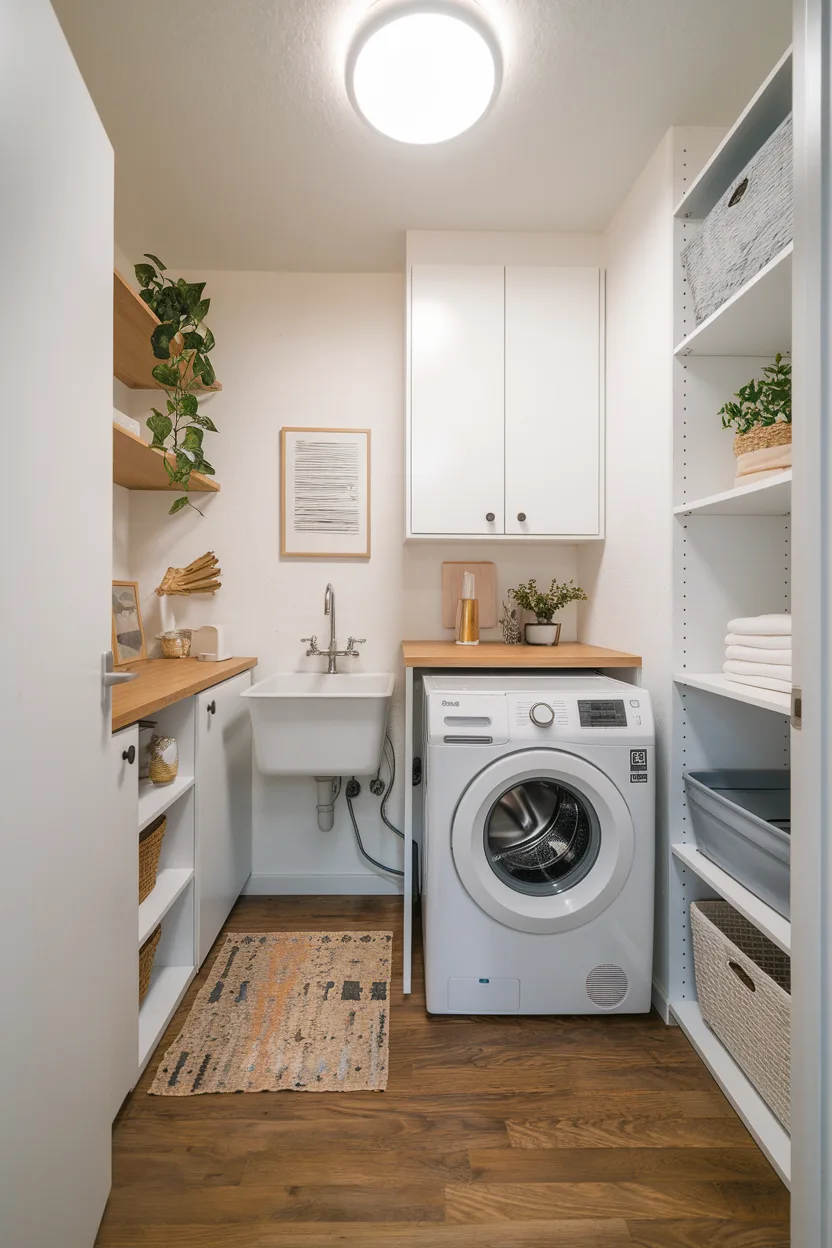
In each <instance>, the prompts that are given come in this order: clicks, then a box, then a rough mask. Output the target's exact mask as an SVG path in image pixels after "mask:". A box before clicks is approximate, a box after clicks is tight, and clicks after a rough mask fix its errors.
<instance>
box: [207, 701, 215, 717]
mask: <svg viewBox="0 0 832 1248" xmlns="http://www.w3.org/2000/svg"><path fill="white" fill-rule="evenodd" d="M216 713H217V704H216V702H209V703H208V714H209V715H216Z"/></svg>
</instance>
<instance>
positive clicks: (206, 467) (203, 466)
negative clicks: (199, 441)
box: [199, 459, 215, 477]
mask: <svg viewBox="0 0 832 1248" xmlns="http://www.w3.org/2000/svg"><path fill="white" fill-rule="evenodd" d="M199 471H200V472H203V473H204V474H205V476H206V477H213V476H214V475H215V469H214V465H213V464H209V463H208V460H207V459H203V460H202V461H201V462H200V465H199Z"/></svg>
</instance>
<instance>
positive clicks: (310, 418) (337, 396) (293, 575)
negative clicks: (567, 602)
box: [128, 240, 600, 893]
mask: <svg viewBox="0 0 832 1248" xmlns="http://www.w3.org/2000/svg"><path fill="white" fill-rule="evenodd" d="M149 245H150V244H149ZM599 246H600V244H599V241H598V240H596V241H595V262H598V249H599ZM563 247H564V252H563V254H564V255H566V254H570V248H569V240H566V241H565V242H564V244H563ZM576 262H580V263H586V262H587V261H586V260H585V259H581V260H580V261H576ZM185 276H191V277H194V276H196V275H188V274H186V275H185ZM199 276H200V278H205V279H206V280H207V282H208V286H207V289H206V294H208V295H210V296H211V299H212V307H211V313H210V315H209V317H208V321H209V324H210V325H211V328H212V329H213V331H214V333H215V335H216V338H217V344H218V345H217V347H216V350H215V353H214V359H215V363H216V367H217V373H218V376H219V377H220V379H221V381H222V383H223V387H224V389H223V391H222V393H220V394H216V395H214V396H211V397H209V398H208V399H207V400H206V410H208V411H210V414H211V416H212V418H213V419H214V421H215V423H216V424H217V426H218V428H219V429H220V433H219V435H217V436H210V435H209V437H208V438H207V442H208V443H209V444H210V449H208V446H206V450H207V451H208V454H209V458H210V459H211V461H212V463H214V465H215V467H216V470H217V479H218V481H220V483H221V485H222V492H221V493H220V494H218V495H205V494H203V495H198V496H196V495H195V496H194V501H195V502H197V504H198V505H199V506H200V507H203V509H204V512H205V518H204V519H201V518H200V517H199V516H198V515H196V514H195V513H194V512H191V511H188V510H186V511H185V512H184V513H181V514H179V515H177V516H173V517H168V516H167V514H166V512H167V507H168V506H169V503H170V498H169V497H165V496H163V495H158V494H155V493H154V494H151V493H147V494H143V493H138V492H136V493H132V494H131V495H130V550H129V559H128V566H129V568H130V575H131V578H132V579H137V580H138V581H139V585H140V590H141V596H142V606H143V610H144V614H145V631H146V633H147V635H148V638H149V639H150V638H152V635H153V634H154V633H156V632H157V631H158V630H159V627H160V619H159V611H158V604H159V600H158V598H157V597H156V595H155V594H154V593H153V590H154V588H155V586H156V585H158V584H159V581H160V580H161V577H162V575H163V574H164V572H165V569H166V568H167V567H168V566H169V565H173V566H179V565H183V564H186V563H188V562H189V561H190V560H191V559H193V558H195V557H197V556H199V555H201V554H203V553H204V552H205V551H206V550H209V549H211V550H214V551H215V552H216V554H217V556H218V558H219V561H220V564H221V566H222V569H223V573H222V581H223V588H222V590H221V591H220V592H219V593H218V595H217V597H216V599H213V600H212V599H201V598H195V599H190V600H188V599H173V600H172V602H173V606H174V610H175V611H176V613H177V621H178V622H181V623H182V624H183V625H193V624H199V623H200V622H205V623H208V622H219V623H224V624H225V625H226V626H227V628H228V630H229V633H228V635H229V641H230V646H231V649H232V650H233V652H234V653H235V654H238V655H244V654H251V655H256V656H257V657H258V658H259V660H260V668H259V673H258V674H259V675H260V676H265V675H268V674H269V673H270V672H273V671H277V670H298V669H302V668H305V667H307V666H312V665H315V666H318V665H319V664H320V660H317V661H315V660H308V659H306V657H305V647H303V646H301V644H300V638H301V637H306V636H309V634H310V633H311V632H317V634H318V637H319V640H320V639H321V638H322V637H324V636H327V639H328V635H327V634H326V629H327V627H328V621H326V620H325V619H324V615H323V594H324V588H325V586H326V583H327V581H332V583H333V585H334V587H335V591H336V595H337V615H338V635H339V640H340V641H341V642H342V643H343V642H344V641H345V640H346V637H347V636H348V634H349V633H354V634H356V635H357V636H359V637H366V638H367V645H366V646H365V647H363V648H362V651H363V653H362V658H361V659H360V660H359V661H358V662H357V663H356V664H355V667H354V668H351V669H350V670H366V671H373V670H375V671H378V670H387V671H391V670H392V671H394V672H395V673H396V675H397V688H396V700H395V704H394V711H393V716H392V732H393V738H394V742H395V746H396V753H397V756H398V757H399V759H401V756H402V746H403V731H402V704H401V703H402V676H403V672H402V668H401V661H400V643H401V641H402V640H403V639H404V638H429V637H443V636H450V634H448V633H445V631H444V630H443V629H442V626H441V588H440V574H441V563H442V561H443V560H446V559H465V558H471V559H483V558H486V559H487V558H489V557H490V558H493V559H494V561H495V562H496V564H497V567H498V571H499V589H500V592H501V593H502V594H503V595H504V594H505V591H506V590H507V588H508V586H509V585H511V584H516V583H517V582H518V580H520V579H526V578H528V577H529V576H537V577H538V578H539V579H544V578H545V577H547V576H549V577H551V576H552V575H557V576H558V577H559V578H560V579H563V578H569V577H571V576H574V575H576V573H577V555H576V551H575V548H574V547H573V546H560V545H552V546H548V545H540V544H536V545H535V546H534V547H523V546H522V545H518V546H504V545H500V546H499V547H494V548H493V549H490V548H489V547H488V546H486V545H483V544H482V543H469V544H468V545H465V544H461V543H460V544H457V543H453V544H451V543H435V544H434V543H428V544H425V543H419V544H408V545H405V544H404V542H403V514H404V501H403V500H404V451H403V440H404V277H403V275H397V274H363V275H362V274H336V275H328V274H288V273H287V274H279V273H202V274H200V275H199ZM147 399H148V396H147V394H146V393H143V392H142V393H138V392H134V393H133V395H132V396H131V400H130V401H131V407H132V410H131V414H132V415H134V416H139V415H140V414H141V413H140V406H141V405H144V404H146V403H147ZM142 419H143V417H142ZM304 424H309V425H323V426H328V425H334V426H338V425H340V426H346V427H352V426H357V427H362V428H364V427H369V428H370V429H371V430H372V550H373V554H372V558H371V559H370V560H369V561H356V560H289V559H283V560H281V559H280V556H279V454H278V450H279V432H280V428H281V426H283V425H304ZM174 497H175V496H174ZM563 624H564V631H563V635H564V640H567V639H574V638H575V637H576V635H577V627H576V626H577V615H576V611H575V609H574V608H572V609H570V610H568V611H567V612H565V613H564V617H563ZM484 635H485V634H484ZM493 636H494V637H495V638H498V637H499V634H498V633H496V632H495V633H494V634H493ZM400 779H401V773H400ZM402 791H403V790H402V785H401V783H400V782H397V785H396V792H395V796H394V799H393V800H392V801H391V804H390V808H389V810H390V813H391V815H392V816H393V818H394V819H396V820H400V819H401V814H402V804H403V798H402ZM356 805H357V810H358V813H359V815H360V818H361V822H362V827H364V825H366V829H367V836H366V838H365V843H366V844H367V848H368V849H369V850H370V852H371V853H373V854H375V856H381V857H382V858H383V859H384V860H385V861H387V862H391V863H392V862H395V861H398V858H399V842H398V841H397V840H396V838H395V837H393V836H392V834H390V833H388V832H387V831H382V827H381V824H380V820H379V816H378V801H377V799H375V798H374V797H372V796H371V795H370V794H369V793H368V792H367V791H366V789H365V791H364V792H363V793H362V795H361V797H359V799H358V801H357V804H356ZM254 819H255V837H254V873H255V874H256V875H259V876H261V877H263V876H266V877H272V878H268V879H266V880H264V881H261V886H262V887H263V888H264V889H265V890H266V891H284V892H302V891H319V892H335V891H339V890H344V891H353V892H357V893H362V892H368V891H370V890H371V889H373V888H381V889H386V888H388V887H391V885H390V884H389V883H388V882H387V880H386V879H383V878H382V879H381V880H380V877H379V876H378V873H377V872H375V871H374V869H373V868H371V867H369V866H366V865H365V864H364V862H363V860H362V859H361V858H360V857H359V855H358V852H357V850H356V848H355V845H354V840H353V835H352V829H351V827H350V825H349V820H348V815H347V812H346V808H345V805H344V801H343V798H342V799H341V800H340V801H339V804H338V808H337V812H336V826H335V829H334V830H333V831H332V832H330V833H322V832H320V831H319V830H318V828H317V822H316V814H315V804H314V800H313V785H312V781H311V780H304V779H297V780H294V779H291V780H285V781H284V780H275V779H271V780H270V779H267V778H265V777H261V776H260V775H259V774H258V775H255V785H254Z"/></svg>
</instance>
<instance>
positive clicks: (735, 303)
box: [673, 243, 794, 358]
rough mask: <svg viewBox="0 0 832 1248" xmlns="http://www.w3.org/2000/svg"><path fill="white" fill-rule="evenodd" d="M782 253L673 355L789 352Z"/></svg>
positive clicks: (787, 283) (787, 272) (786, 262)
mask: <svg viewBox="0 0 832 1248" xmlns="http://www.w3.org/2000/svg"><path fill="white" fill-rule="evenodd" d="M793 249H794V244H793V243H787V244H786V246H785V247H784V248H783V250H782V251H780V252H778V254H777V255H776V256H775V257H774V259H773V260H769V262H768V264H767V265H765V266H764V267H763V268H762V269H760V271H759V273H755V274H754V276H753V277H752V278H749V280H748V281H747V282H746V283H745V285H744V286H741V287H740V289H739V290H738V291H737V292H736V293H735V294H733V295H732V296H731V298H730V299H727V300H726V301H725V303H723V304H722V306H721V307H719V308H717V310H716V312H712V313H711V315H710V316H709V317H707V319H706V320H704V321H703V322H702V324H701V325H697V327H696V329H694V330H691V332H690V333H689V334H688V335H687V337H685V338H683V339H682V341H681V342H680V343H679V345H678V346H677V347H676V350H675V351H674V352H673V354H674V355H675V356H676V357H677V358H683V357H685V356H691V355H749V356H765V357H769V356H774V355H776V354H777V352H778V351H779V352H780V353H781V354H783V355H787V354H788V353H789V352H790V351H791V349H792V251H793Z"/></svg>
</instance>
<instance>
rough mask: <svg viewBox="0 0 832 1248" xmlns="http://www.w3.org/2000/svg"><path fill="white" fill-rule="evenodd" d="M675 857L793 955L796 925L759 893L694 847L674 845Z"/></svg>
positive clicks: (765, 934)
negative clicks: (753, 891)
mask: <svg viewBox="0 0 832 1248" xmlns="http://www.w3.org/2000/svg"><path fill="white" fill-rule="evenodd" d="M672 849H673V854H674V856H675V857H676V858H678V860H679V862H681V863H683V864H684V865H685V866H686V867H690V869H691V871H693V873H694V874H695V875H698V876H699V879H700V880H702V881H703V882H704V883H705V884H707V885H709V887H710V888H712V889H713V890H714V892H715V893H718V894H719V896H720V897H722V898H723V900H724V901H728V902H730V904H731V905H732V906H733V907H734V909H735V910H738V911H739V913H740V914H741V915H743V917H744V918H746V919H748V921H749V923H753V924H754V926H755V927H756V928H757V930H758V931H760V932H762V933H763V935H764V936H768V938H769V940H771V941H773V942H774V944H775V945H777V948H778V949H782V950H783V952H784V953H788V954H791V951H792V925H791V923H790V922H789V920H788V919H784V918H783V916H782V914H778V913H777V911H776V910H774V909H773V908H772V907H771V906H769V905H767V904H766V903H765V902H764V901H763V900H762V899H761V898H760V897H757V896H756V894H755V893H752V892H751V890H750V889H748V888H746V887H745V885H744V884H740V882H739V880H735V879H734V877H733V875H731V874H729V872H728V871H723V869H722V867H718V866H717V865H716V863H715V862H711V860H710V858H706V857H705V855H704V854H701V853H700V852H699V850H698V849H696V847H695V846H693V845H674V846H672Z"/></svg>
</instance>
